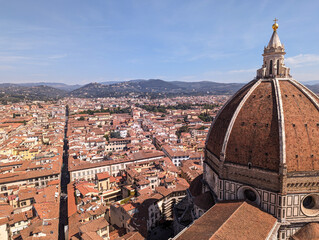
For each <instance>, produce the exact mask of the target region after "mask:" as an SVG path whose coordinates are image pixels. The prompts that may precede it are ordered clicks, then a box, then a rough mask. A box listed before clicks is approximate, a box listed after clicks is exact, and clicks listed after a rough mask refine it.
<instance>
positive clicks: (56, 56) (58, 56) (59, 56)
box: [48, 53, 67, 59]
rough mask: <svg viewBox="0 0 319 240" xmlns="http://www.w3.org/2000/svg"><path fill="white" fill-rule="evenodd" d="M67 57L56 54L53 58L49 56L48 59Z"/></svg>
mask: <svg viewBox="0 0 319 240" xmlns="http://www.w3.org/2000/svg"><path fill="white" fill-rule="evenodd" d="M65 57H67V54H65V53H64V54H56V55H52V56H49V57H48V58H49V59H60V58H65Z"/></svg>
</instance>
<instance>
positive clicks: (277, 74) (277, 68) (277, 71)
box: [277, 59, 279, 75]
mask: <svg viewBox="0 0 319 240" xmlns="http://www.w3.org/2000/svg"><path fill="white" fill-rule="evenodd" d="M277 75H279V59H278V60H277Z"/></svg>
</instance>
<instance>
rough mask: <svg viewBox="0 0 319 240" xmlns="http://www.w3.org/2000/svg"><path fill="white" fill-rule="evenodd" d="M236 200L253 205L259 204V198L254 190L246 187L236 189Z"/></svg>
mask: <svg viewBox="0 0 319 240" xmlns="http://www.w3.org/2000/svg"><path fill="white" fill-rule="evenodd" d="M237 199H238V200H247V201H250V202H253V203H256V204H257V205H259V204H260V196H259V194H258V193H257V191H255V189H253V188H251V187H248V186H243V187H241V188H239V189H238V191H237Z"/></svg>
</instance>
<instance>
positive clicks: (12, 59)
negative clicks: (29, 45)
mask: <svg viewBox="0 0 319 240" xmlns="http://www.w3.org/2000/svg"><path fill="white" fill-rule="evenodd" d="M29 59H30V58H29V57H24V56H14V55H12V56H8V55H4V56H0V62H18V61H23V60H29Z"/></svg>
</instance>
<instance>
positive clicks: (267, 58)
mask: <svg viewBox="0 0 319 240" xmlns="http://www.w3.org/2000/svg"><path fill="white" fill-rule="evenodd" d="M277 21H278V19H276V18H275V20H274V22H275V23H274V24H273V25H272V29H273V30H274V31H273V33H272V36H271V38H270V40H269V43H268V45H267V47H265V49H264V54H263V57H264V61H263V65H262V68H260V69H258V70H257V78H276V77H277V78H283V77H290V74H289V71H290V69H289V68H287V67H286V66H285V64H284V55H285V54H286V53H285V48H284V45H283V44H282V43H281V42H280V39H279V36H278V33H277V29H278V27H279V25H278V23H277Z"/></svg>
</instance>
